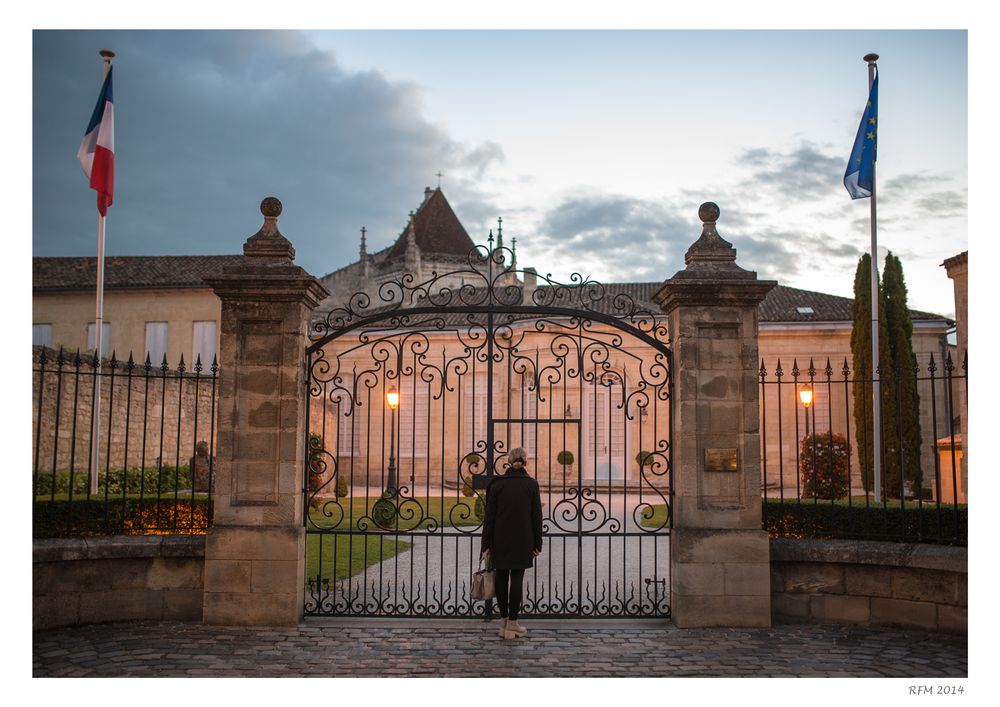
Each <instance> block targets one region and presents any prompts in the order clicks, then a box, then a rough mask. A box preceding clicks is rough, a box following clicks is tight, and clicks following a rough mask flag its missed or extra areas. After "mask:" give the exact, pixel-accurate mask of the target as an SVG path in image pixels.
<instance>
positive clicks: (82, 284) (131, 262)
mask: <svg viewBox="0 0 1000 707" xmlns="http://www.w3.org/2000/svg"><path fill="white" fill-rule="evenodd" d="M436 193H438V194H440V192H436ZM431 198H432V199H433V197H431ZM441 198H442V199H443V198H444V197H443V196H442V197H441ZM445 203H446V204H447V202H445ZM463 233H464V231H463ZM466 238H468V236H466ZM466 253H468V249H466V250H465V252H464V253H463V255H464V254H466ZM242 259H243V256H242V255H135V256H108V257H107V258H106V259H105V262H104V282H105V287H106V288H107V289H109V290H123V289H140V288H193V287H205V286H206V285H205V283H204V281H203V278H205V277H209V276H211V275H214V274H217V273H218V272H219V271H220V270H221V269H222V268H224V267H226V266H227V265H237V264H239V263H240V262H242ZM32 271H33V273H32V286H33V289H34V290H35V291H36V292H45V291H64V290H93V289H94V288H95V287H96V281H97V259H96V258H32ZM661 286H662V283H659V282H612V283H606V284H605V288H606V292H605V295H604V298H603V299H602V300H601V302H599V303H597V308H598V310H599V311H605V310H606V308H605V307H604V306H602V305H604V304H608V305H610V304H612V302H613V297H614V296H615V295H628V296H629V297H631V298H632V299H633V300H634V301H635V303H636V306H637V307H638V308H640V309H648V310H650V311H653V312H656V311H658V308H657V306H656V305H655V304H654V303H653V296H654V295H655V294H656V292H657V290H659V289H660V287H661ZM543 287H544V286H543ZM852 301H853V300H851V299H850V298H848V297H838V296H836V295H828V294H825V293H823V292H813V291H811V290H800V289H797V288H794V287H786V286H784V285H778V286H777V287H775V288H774V289H773V290H771V291H770V292H769V293H768V295H767V297H765V298H764V301H763V302H761V304H760V308H759V310H758V312H759V315H760V321H761V322H849V321H851V303H852ZM554 304H561V303H558V302H556V303H554ZM565 306H573V305H572V303H570V302H567V303H566V304H565ZM805 307H809V308H812V310H813V311H812V313H811V314H803V313H801V312H799V311H798V309H799V308H805ZM910 315H911V316H912V317H913V319H914V321H922V320H923V321H934V320H937V321H950V320H949V319H948V318H947V317H944V316H941V315H939V314H932V313H930V312H921V311H918V310H912V309H911V310H910Z"/></svg>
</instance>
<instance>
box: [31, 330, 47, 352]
mask: <svg viewBox="0 0 1000 707" xmlns="http://www.w3.org/2000/svg"><path fill="white" fill-rule="evenodd" d="M31 345H32V346H48V347H49V348H50V349H51V348H52V325H51V324H32V325H31Z"/></svg>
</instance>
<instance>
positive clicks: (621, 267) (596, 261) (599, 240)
mask: <svg viewBox="0 0 1000 707" xmlns="http://www.w3.org/2000/svg"><path fill="white" fill-rule="evenodd" d="M677 213H678V211H677V210H676V209H674V208H672V207H671V205H669V204H661V203H657V202H653V201H649V200H643V199H637V198H633V197H628V196H621V195H616V194H602V193H582V194H578V195H573V196H569V197H566V198H564V199H563V200H562V201H560V202H559V203H557V204H556V205H555V206H553V207H552V208H551V209H549V210H548V211H547V212H546V213H545V214H544V215H543V217H542V220H541V223H540V225H539V227H538V233H537V235H531V236H530V237H525V238H523V239H520V240H519V245H521V244H523V247H524V248H525V252H526V253H529V254H530V257H531V258H532V259H534V260H535V261H536V266H537V267H538V269H539V270H540V271H543V272H554V273H555V274H556V275H557V276H565V275H566V274H568V273H569V272H571V271H578V272H581V273H583V274H585V275H591V276H593V277H596V278H598V279H602V280H605V281H608V282H613V281H622V280H625V281H642V280H660V279H663V278H664V277H667V276H669V275H672V274H673V273H674V272H675V271H677V270H678V269H680V268H681V267H683V264H684V252H685V251H686V250H687V247H688V246H689V245H690V244H691V243H692V242H693V241H694V240H695V239H696V238H697V235H698V233H699V232H700V226H698V225H696V224H695V223H693V222H692V221H688V220H685V219H682V218H679V217H678V216H677V215H676V214H677ZM526 264H529V265H531V264H533V263H531V262H527V261H526Z"/></svg>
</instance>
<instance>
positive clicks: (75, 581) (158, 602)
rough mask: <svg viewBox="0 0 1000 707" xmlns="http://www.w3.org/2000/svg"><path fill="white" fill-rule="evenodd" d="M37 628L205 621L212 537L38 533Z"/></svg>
mask: <svg viewBox="0 0 1000 707" xmlns="http://www.w3.org/2000/svg"><path fill="white" fill-rule="evenodd" d="M33 555H34V557H33V565H32V626H33V628H34V630H40V629H48V628H58V627H61V626H75V625H78V624H92V623H102V622H108V621H141V620H151V621H201V619H202V595H203V590H204V582H203V570H204V562H205V536H204V535H195V536H180V535H173V536H143V537H134V536H128V537H124V536H123V537H90V538H68V539H57V540H35V541H34V552H33Z"/></svg>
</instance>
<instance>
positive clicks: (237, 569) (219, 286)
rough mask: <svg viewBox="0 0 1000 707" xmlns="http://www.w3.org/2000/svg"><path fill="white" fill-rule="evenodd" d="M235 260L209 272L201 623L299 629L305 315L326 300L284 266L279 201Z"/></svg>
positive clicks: (286, 250) (310, 281)
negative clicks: (215, 369)
mask: <svg viewBox="0 0 1000 707" xmlns="http://www.w3.org/2000/svg"><path fill="white" fill-rule="evenodd" d="M260 210H261V213H262V214H264V225H263V226H262V227H261V229H260V231H258V232H257V233H256V234H254V235H253V236H251V237H250V238H248V239H247V242H246V243H245V244H244V246H243V254H244V258H243V262H242V263H241V264H239V265H236V266H232V267H227V268H225V269H224V270H223V271H222V273H221V274H219V275H217V276H215V277H213V278H207V279H206V280H207V282H208V284H209V285H210V286H211V287H212V288H213V289H214V290H215V294H217V295H218V296H219V299H221V300H222V322H221V327H220V333H221V341H220V345H219V359H220V366H221V376H220V385H219V403H218V404H219V418H218V439H217V441H216V464H215V470H214V473H215V493H214V497H215V509H214V514H213V524H212V527H211V528H210V529H209V531H208V537H207V539H206V543H205V595H204V621H205V623H208V624H228V625H271V626H290V625H296V624H297V623H298V622H299V620H300V619H301V618H302V604H303V593H304V586H303V583H304V576H305V571H304V566H303V565H304V562H305V539H304V538H305V533H304V528H303V523H302V521H303V517H302V509H303V501H302V486H303V481H302V479H303V473H304V471H303V469H304V460H303V456H304V449H305V443H304V441H303V440H304V439H305V405H306V401H305V392H306V383H305V367H304V365H303V361H304V355H305V353H304V352H305V347H306V343H307V336H308V326H309V318H310V315H311V313H312V311H313V309H315V307H316V306H317V304H319V302H320V300H321V299H322V298H323V297H325V296H326V295H327V292H326V290H325V289H324V288H323V287H322V286H321V285H320V284H319V282H318V281H317V280H316V278H314V277H313V276H312V275H310V274H309V273H307V272H306V271H305V270H303V269H302V268H300V267H298V266H297V265H293V264H292V260H293V259H294V257H295V249H294V248H292V244H291V243H289V242H288V240H287V239H286V238H285V237H284V236H282V235H281V233H280V232H279V231H278V215H279V214H280V213H281V202H280V201H278V200H277V199H275V198H274V197H268V198H267V199H264V201H263V202H261V205H260Z"/></svg>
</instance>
